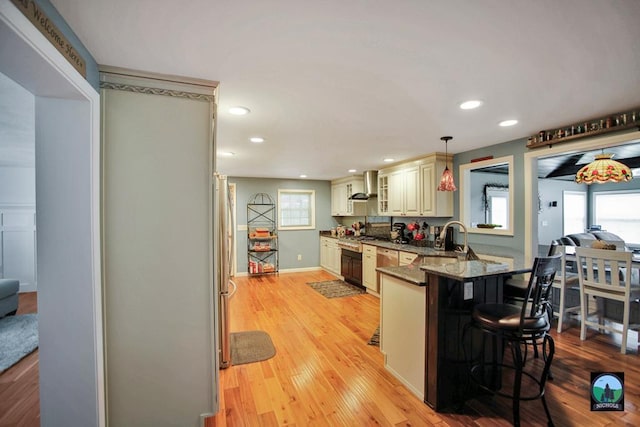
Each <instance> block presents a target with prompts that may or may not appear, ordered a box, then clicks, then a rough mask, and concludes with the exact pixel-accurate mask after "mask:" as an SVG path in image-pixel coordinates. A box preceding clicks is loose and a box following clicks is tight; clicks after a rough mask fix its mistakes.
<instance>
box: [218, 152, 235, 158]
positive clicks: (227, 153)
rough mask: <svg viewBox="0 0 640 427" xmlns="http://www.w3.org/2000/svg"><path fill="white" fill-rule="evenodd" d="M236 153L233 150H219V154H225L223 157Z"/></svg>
mask: <svg viewBox="0 0 640 427" xmlns="http://www.w3.org/2000/svg"><path fill="white" fill-rule="evenodd" d="M235 155H236V153H234V152H232V151H220V152H218V156H223V157H232V156H235Z"/></svg>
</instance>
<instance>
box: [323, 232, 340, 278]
mask: <svg viewBox="0 0 640 427" xmlns="http://www.w3.org/2000/svg"><path fill="white" fill-rule="evenodd" d="M340 253H341V250H340V247H339V246H338V241H337V240H336V239H334V238H331V237H321V238H320V267H322V268H324V269H325V270H327V271H330V272H331V273H333V274H336V275H340Z"/></svg>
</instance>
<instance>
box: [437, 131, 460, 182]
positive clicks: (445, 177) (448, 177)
mask: <svg viewBox="0 0 640 427" xmlns="http://www.w3.org/2000/svg"><path fill="white" fill-rule="evenodd" d="M440 139H441V140H442V141H444V152H445V155H444V156H445V157H444V161H445V162H447V161H449V151H448V150H447V145H448V144H447V143H448V142H449V140H450V139H453V137H451V136H443V137H442V138H440ZM456 190H457V188H456V184H455V182H453V172H451V171H450V170H449V166H447V165H446V164H445V166H444V171H442V176H441V177H440V184H438V191H456Z"/></svg>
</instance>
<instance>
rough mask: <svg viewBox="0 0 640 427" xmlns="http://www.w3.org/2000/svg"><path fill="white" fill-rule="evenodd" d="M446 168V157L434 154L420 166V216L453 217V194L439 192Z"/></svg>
mask: <svg viewBox="0 0 640 427" xmlns="http://www.w3.org/2000/svg"><path fill="white" fill-rule="evenodd" d="M445 167H446V161H445V156H444V155H443V154H434V155H432V156H430V158H429V160H428V161H426V162H425V163H423V164H421V165H420V215H421V216H431V217H451V216H453V192H451V191H438V190H437V188H438V183H439V182H440V175H441V174H442V171H443V170H444V168H445Z"/></svg>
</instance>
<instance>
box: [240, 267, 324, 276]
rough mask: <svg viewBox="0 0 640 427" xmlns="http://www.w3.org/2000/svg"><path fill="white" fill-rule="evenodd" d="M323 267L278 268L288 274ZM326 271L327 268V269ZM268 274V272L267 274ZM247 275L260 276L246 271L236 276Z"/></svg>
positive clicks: (281, 272)
mask: <svg viewBox="0 0 640 427" xmlns="http://www.w3.org/2000/svg"><path fill="white" fill-rule="evenodd" d="M322 269H323V268H322V267H304V268H287V269H285V270H282V269H280V270H278V274H288V273H304V272H307V271H319V270H322ZM325 271H326V270H325ZM266 275H268V274H266ZM246 276H260V275H259V274H258V275H256V274H249V273H247V272H246V271H243V272H240V273H237V274H236V277H246Z"/></svg>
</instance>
